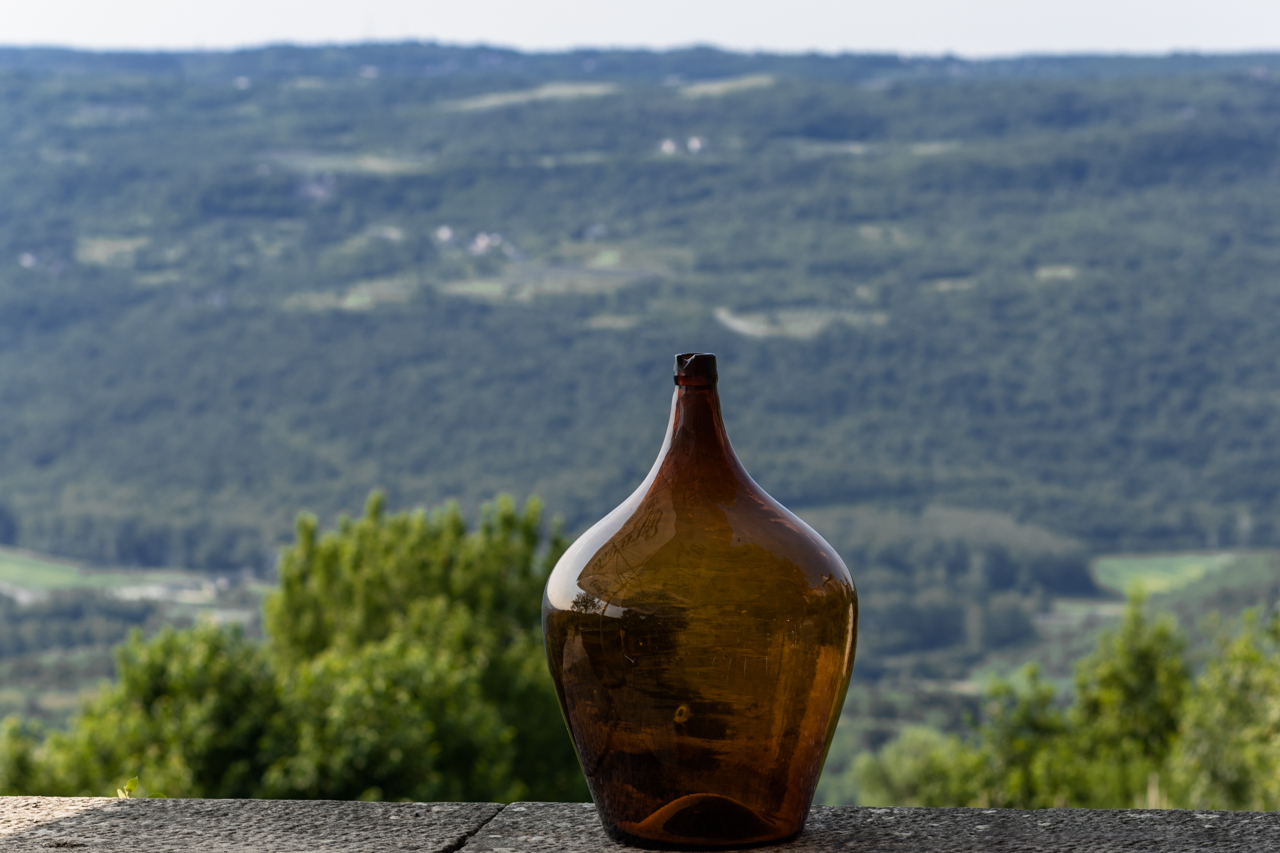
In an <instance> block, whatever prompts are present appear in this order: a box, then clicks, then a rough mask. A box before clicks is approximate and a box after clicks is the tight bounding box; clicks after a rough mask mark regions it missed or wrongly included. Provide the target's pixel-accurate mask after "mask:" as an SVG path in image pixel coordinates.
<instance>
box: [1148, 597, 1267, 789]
mask: <svg viewBox="0 0 1280 853" xmlns="http://www.w3.org/2000/svg"><path fill="white" fill-rule="evenodd" d="M1171 764H1172V769H1173V775H1174V779H1175V781H1176V784H1177V788H1178V794H1179V799H1180V800H1181V801H1182V803H1184V804H1185V805H1186V806H1188V807H1190V808H1198V809H1249V810H1254V811H1274V810H1276V809H1280V614H1276V615H1273V616H1272V618H1271V619H1270V620H1269V621H1267V622H1266V623H1265V624H1260V619H1259V615H1258V613H1257V612H1256V611H1251V612H1248V613H1246V614H1245V619H1244V625H1243V627H1242V629H1241V630H1240V632H1239V633H1238V634H1237V635H1236V636H1235V637H1222V638H1220V639H1219V643H1218V652H1217V654H1216V655H1215V656H1214V657H1212V658H1211V659H1210V661H1209V662H1208V665H1207V666H1206V667H1205V670H1204V673H1203V674H1202V675H1201V676H1200V678H1198V679H1197V680H1196V683H1195V687H1194V689H1193V690H1192V691H1191V694H1190V696H1189V697H1188V701H1187V708H1186V712H1185V716H1184V723H1183V737H1182V738H1181V740H1180V741H1179V743H1178V744H1177V747H1176V748H1175V750H1174V753H1173V756H1172V759H1171Z"/></svg>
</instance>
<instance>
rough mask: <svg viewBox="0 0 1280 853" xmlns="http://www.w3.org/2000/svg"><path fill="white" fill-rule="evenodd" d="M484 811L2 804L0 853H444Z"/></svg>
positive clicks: (248, 804)
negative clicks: (408, 852) (58, 852)
mask: <svg viewBox="0 0 1280 853" xmlns="http://www.w3.org/2000/svg"><path fill="white" fill-rule="evenodd" d="M500 808H501V806H498V805H494V804H492V803H351V802H334V801H325V800H312V801H305V802H304V801H298V800H112V799H99V798H88V797H84V798H80V797H76V798H67V799H59V798H55V797H0V851H3V853H11V851H12V853H19V851H21V853H28V852H29V853H50V851H52V850H78V851H83V853H162V851H163V853H172V851H181V850H201V851H205V850H207V851H211V853H313V852H314V853H319V851H325V853H347V851H352V853H355V851H360V853H383V851H400V850H415V851H421V853H452V851H454V850H457V849H458V848H460V847H461V846H462V845H463V843H465V841H466V840H467V838H468V837H470V836H471V835H473V834H474V833H475V832H476V830H478V829H479V828H480V827H482V826H483V825H484V824H485V823H486V822H487V821H489V820H490V819H491V818H493V816H494V815H496V814H497V813H498V811H499V809H500Z"/></svg>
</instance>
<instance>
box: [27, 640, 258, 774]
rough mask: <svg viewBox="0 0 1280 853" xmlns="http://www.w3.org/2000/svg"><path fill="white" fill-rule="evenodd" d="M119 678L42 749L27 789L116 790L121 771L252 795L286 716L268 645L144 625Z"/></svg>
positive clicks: (128, 647)
mask: <svg viewBox="0 0 1280 853" xmlns="http://www.w3.org/2000/svg"><path fill="white" fill-rule="evenodd" d="M116 668H117V679H116V682H115V683H114V684H112V685H111V686H110V687H108V688H106V689H105V690H104V691H103V692H101V693H100V694H98V695H97V696H95V697H94V698H93V699H91V700H89V702H88V703H87V704H86V705H85V707H84V708H83V709H82V710H81V712H80V714H79V715H78V717H76V719H75V720H74V721H73V723H72V725H71V727H70V728H69V729H68V730H67V731H65V732H57V731H55V732H52V733H51V734H50V735H49V736H48V738H47V740H46V741H45V742H44V743H43V744H41V745H40V746H39V747H38V748H37V749H36V750H35V752H34V757H35V759H36V761H34V762H33V763H34V764H35V767H34V769H33V771H32V772H31V773H30V775H28V780H29V781H28V783H27V786H28V792H30V793H42V794H57V795H62V796H103V795H107V796H109V795H110V794H111V793H112V792H113V791H114V790H115V788H116V786H118V785H119V783H120V781H121V780H122V779H126V778H129V777H131V776H138V777H139V778H140V779H141V780H142V783H143V784H144V785H145V786H146V788H148V789H150V790H152V791H162V792H164V793H166V794H173V795H181V796H187V797H253V796H260V795H261V793H262V788H261V782H260V780H261V778H262V775H263V773H264V772H265V771H266V768H267V765H268V763H269V761H270V754H269V751H268V749H269V745H270V732H271V729H272V727H273V726H275V725H277V724H278V723H279V712H280V709H281V708H280V694H279V687H278V685H277V683H276V679H275V677H274V674H273V672H272V669H271V667H270V664H269V662H268V661H267V659H266V657H265V655H264V654H263V653H262V650H261V649H260V648H259V647H258V646H257V645H256V644H254V643H251V642H249V641H248V640H246V639H245V638H244V637H243V636H242V635H241V634H240V633H239V632H238V631H235V630H227V629H221V628H217V627H214V626H207V625H206V626H199V627H196V628H192V629H190V630H187V631H175V630H173V629H168V628H166V629H164V630H162V631H161V632H160V633H159V634H158V635H157V636H155V637H153V638H152V639H150V640H145V639H143V637H142V635H141V634H140V633H138V632H135V633H134V634H133V635H132V636H130V638H129V640H128V641H127V642H126V643H124V644H123V645H122V646H121V647H120V648H119V649H117V651H116Z"/></svg>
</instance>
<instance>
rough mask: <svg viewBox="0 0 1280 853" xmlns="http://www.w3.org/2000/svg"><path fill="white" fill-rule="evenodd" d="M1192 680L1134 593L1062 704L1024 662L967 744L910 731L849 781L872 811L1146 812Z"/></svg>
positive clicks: (1170, 629)
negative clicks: (916, 807) (906, 807)
mask: <svg viewBox="0 0 1280 853" xmlns="http://www.w3.org/2000/svg"><path fill="white" fill-rule="evenodd" d="M1208 677H1209V675H1206V678H1208ZM1189 684H1190V674H1189V668H1188V664H1187V661H1186V654H1185V641H1184V639H1183V637H1182V636H1181V634H1180V633H1179V632H1178V631H1177V628H1176V626H1174V624H1173V623H1172V620H1171V619H1169V618H1168V617H1162V618H1156V619H1152V618H1151V617H1150V616H1148V615H1147V614H1146V613H1145V612H1144V605H1143V601H1142V599H1141V598H1140V597H1137V598H1134V599H1132V600H1131V601H1130V603H1129V606H1128V608H1127V609H1126V612H1125V615H1124V619H1123V620H1122V622H1121V624H1120V626H1119V627H1118V628H1116V629H1114V630H1110V631H1105V632H1104V633H1103V634H1102V636H1101V637H1100V639H1099V641H1098V646H1097V648H1096V649H1095V651H1094V652H1093V653H1092V654H1091V655H1089V656H1088V657H1086V658H1084V659H1083V660H1081V661H1080V663H1079V664H1078V665H1077V668H1076V678H1075V692H1074V699H1073V702H1072V704H1071V706H1070V708H1068V709H1066V710H1063V709H1062V708H1061V707H1059V706H1058V705H1057V704H1056V702H1055V690H1054V688H1053V686H1052V685H1050V684H1047V683H1045V682H1044V681H1042V680H1041V678H1040V674H1039V671H1038V669H1037V668H1036V667H1035V666H1034V665H1031V666H1028V667H1026V668H1025V669H1024V670H1023V671H1022V672H1021V673H1020V677H1019V678H1017V679H1014V680H1000V681H997V682H995V683H994V685H993V686H992V687H991V688H990V689H989V690H988V693H987V700H988V702H987V708H986V713H985V719H984V722H983V723H982V725H981V726H980V727H979V728H978V729H977V730H976V731H975V733H974V737H973V738H972V739H970V740H964V739H961V738H959V737H955V736H944V735H941V734H940V733H937V732H932V731H929V730H922V729H919V728H914V729H908V730H906V731H904V732H903V733H902V734H901V735H900V736H899V737H898V738H897V739H895V740H894V741H892V742H890V743H889V744H888V745H887V746H886V747H885V748H884V749H883V750H881V752H880V753H879V754H878V755H872V754H864V755H862V756H859V758H858V760H857V761H856V762H855V764H854V766H853V768H852V769H851V773H852V774H853V776H854V781H855V783H856V788H857V791H858V795H859V798H860V800H861V801H862V802H863V803H865V804H869V805H919V806H998V807H1008V808H1051V807H1055V806H1057V807H1061V806H1081V807H1090V808H1131V807H1134V806H1135V805H1139V806H1142V805H1152V806H1154V805H1157V804H1158V802H1160V803H1162V802H1164V801H1165V799H1164V798H1166V797H1167V796H1168V791H1167V790H1162V788H1161V782H1160V780H1161V778H1167V776H1168V770H1167V765H1168V760H1169V756H1170V753H1171V751H1172V750H1173V748H1174V746H1175V744H1176V743H1177V742H1178V738H1179V735H1180V733H1181V726H1182V719H1183V714H1184V712H1185V706H1186V696H1187V693H1188V689H1189ZM1200 689H1203V685H1202V686H1201V688H1200ZM1164 788H1165V789H1167V788H1168V783H1167V782H1166V783H1165V785H1164Z"/></svg>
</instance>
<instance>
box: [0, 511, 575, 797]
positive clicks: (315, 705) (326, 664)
mask: <svg viewBox="0 0 1280 853" xmlns="http://www.w3.org/2000/svg"><path fill="white" fill-rule="evenodd" d="M541 512H542V508H541V505H540V504H539V502H538V501H537V500H536V499H531V500H530V501H529V502H528V503H527V504H526V506H525V508H524V510H523V511H517V509H516V507H515V505H514V503H513V502H512V501H511V499H510V498H508V497H505V496H502V497H499V498H498V500H497V501H496V502H495V503H494V504H492V505H490V506H487V507H486V508H485V509H484V512H483V517H482V520H481V522H480V524H479V525H478V527H477V529H475V530H473V531H469V530H468V527H467V524H466V521H465V519H464V518H463V517H462V515H461V512H460V510H459V509H458V507H457V506H456V505H449V506H447V507H445V508H444V509H441V510H439V511H437V512H434V513H426V512H423V511H418V512H414V513H404V514H395V515H388V514H386V513H385V511H384V501H383V497H382V495H381V494H377V493H375V494H374V495H373V496H371V497H370V499H369V502H368V505H367V507H366V510H365V513H364V515H363V517H361V518H359V519H355V520H352V519H343V520H342V521H341V522H340V524H339V527H338V529H337V530H336V531H333V532H330V533H326V534H324V535H320V534H319V533H318V530H317V523H316V521H315V519H314V518H312V517H309V516H303V517H301V518H300V519H299V522H298V528H297V529H298V538H297V542H296V543H295V544H294V545H293V546H292V547H291V548H289V549H287V550H286V552H285V553H284V555H283V556H282V559H281V563H280V575H281V585H280V589H279V591H278V592H277V593H275V594H274V595H273V596H272V597H271V598H270V599H269V600H268V602H267V605H266V620H265V622H266V632H267V641H266V643H264V644H257V643H253V642H250V641H248V640H246V639H245V638H244V637H243V636H241V635H240V634H239V633H238V632H236V631H234V630H225V629H221V628H217V627H214V626H208V625H205V626H200V627H196V628H193V629H191V630H188V631H174V630H171V629H166V630H164V631H162V632H161V633H160V634H158V635H157V636H155V637H154V638H152V639H150V640H147V639H144V638H143V637H142V635H141V634H140V633H135V634H134V635H133V636H132V637H131V638H130V639H129V641H128V642H127V643H125V644H124V645H123V646H122V647H121V648H120V649H119V650H118V652H117V668H118V679H117V681H116V682H115V683H114V684H112V685H110V686H109V687H107V688H106V689H104V690H103V691H102V692H101V693H100V694H99V695H97V696H96V697H95V698H93V699H92V700H90V701H89V702H88V703H87V704H86V705H85V706H84V708H83V710H82V711H81V713H80V714H79V716H78V717H76V719H75V720H74V722H73V724H72V725H71V727H70V728H69V729H68V730H67V731H65V732H53V733H50V734H48V735H47V736H45V737H42V733H41V732H40V731H39V730H37V729H34V728H32V727H28V726H24V725H23V724H22V723H21V722H20V721H18V720H16V719H10V720H8V721H6V722H5V723H4V726H3V728H2V729H0V793H38V794H61V795H104V794H106V795H109V794H110V793H111V792H113V791H114V790H115V788H116V787H117V786H118V785H119V783H120V782H121V780H123V779H127V778H129V777H131V776H139V777H140V778H141V779H142V784H143V787H144V788H145V789H149V790H151V791H162V792H164V793H165V794H166V795H168V796H192V797H307V798H333V799H354V798H364V799H404V798H408V799H417V800H511V799H516V798H520V797H533V798H537V799H548V800H556V799H583V798H585V795H586V790H585V785H584V783H583V781H582V777H581V773H580V772H579V770H578V767H577V761H576V758H575V756H574V754H573V749H572V745H571V743H570V741H569V739H568V737H567V736H566V733H565V731H564V726H563V723H562V721H561V719H560V713H559V708H558V706H557V703H556V698H555V695H554V692H553V689H552V686H551V682H550V678H549V676H548V675H547V670H546V664H545V658H544V657H543V652H542V646H541V641H540V634H539V631H538V614H539V604H540V596H541V588H542V583H543V581H544V578H545V574H546V571H547V569H548V568H549V566H550V565H552V564H553V563H554V561H555V560H556V559H557V558H558V557H559V555H560V553H561V552H562V551H563V549H564V545H565V541H564V539H563V537H562V536H561V535H560V534H559V533H558V531H554V530H553V532H552V533H551V536H550V540H549V541H547V540H545V539H544V537H543V536H542V533H541Z"/></svg>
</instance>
